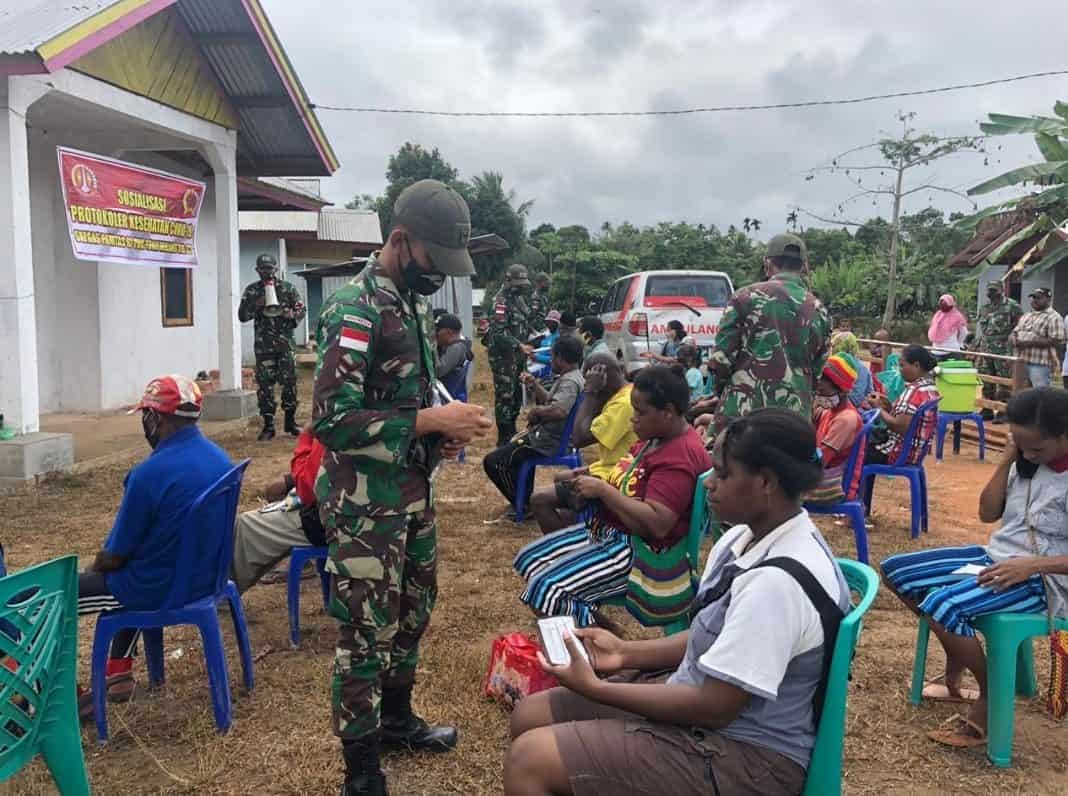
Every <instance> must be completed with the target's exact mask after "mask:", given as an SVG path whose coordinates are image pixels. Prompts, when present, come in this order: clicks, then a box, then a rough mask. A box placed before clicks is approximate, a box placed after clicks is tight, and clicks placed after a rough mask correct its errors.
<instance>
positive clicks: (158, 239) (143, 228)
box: [56, 147, 205, 268]
mask: <svg viewBox="0 0 1068 796" xmlns="http://www.w3.org/2000/svg"><path fill="white" fill-rule="evenodd" d="M56 153H57V155H58V156H59V178H60V184H61V185H62V186H63V206H64V208H65V209H66V211H67V228H68V229H69V230H70V242H71V246H73V247H74V256H75V257H77V258H78V259H79V260H89V261H94V262H107V263H132V264H134V265H153V266H162V267H166V268H193V267H194V266H195V265H196V264H197V220H198V218H199V217H200V205H201V204H202V202H203V201H204V189H205V185H204V183H202V182H199V181H197V180H190V179H188V178H186V177H179V176H178V175H176V174H168V173H167V172H165V171H157V170H156V169H149V168H145V167H144V166H135V165H133V164H132V163H123V162H122V161H121V160H114V159H112V158H105V157H101V156H100V155H91V154H89V153H88V152H79V151H78V150H76V149H67V148H66V147H56Z"/></svg>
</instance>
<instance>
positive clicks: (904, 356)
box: [864, 345, 939, 464]
mask: <svg viewBox="0 0 1068 796" xmlns="http://www.w3.org/2000/svg"><path fill="white" fill-rule="evenodd" d="M937 365H938V360H937V359H935V358H934V355H933V354H932V353H931V352H930V351H928V350H927V349H926V348H924V347H923V346H922V345H910V346H906V347H905V350H904V351H902V352H901V365H900V369H901V378H902V379H903V380H904V382H905V390H904V392H902V393H901V395H899V396H898V398H897V400H896V401H894V403H893V404H891V403H890V401H889V399H887V398H886V396H883V395H875V394H872V395H871V396H870V397H869V400H870V401H871V404H872V406H875V407H878V409H879V419H880V420H881V421H882V424H883V426H884V427H885V428H884V430H883V433H882V434H881V435H877V433H876V432H878V431H879V430H880V429H876V430H875V431H873V432H872V439H870V440H869V441H868V450H867V452H866V453H865V454H864V458H865V461H866V462H867V463H868V464H893V463H894V462H896V461H897V458H898V456H900V455H901V446H902V444H903V443H904V441H905V434H907V433H908V430H909V425H910V424H911V423H912V417H913V415H915V414H916V410H917V409H919V408H920V407H921V406H923V405H924V404H925V403H928V402H930V401H937V400H938V398H939V395H938V390H936V389H935V384H934V379H932V378H931V371H932V370H934V369H935V367H936V366H937ZM936 425H937V419H936V418H935V417H934V416H933V415H928V416H927V417H926V418H925V420H924V422H923V425H922V427H921V428H920V429H918V432H917V434H916V436H915V437H913V439H912V450H910V451H909V455H908V459H907V461H906V464H916V463H917V462H919V460H920V454H921V453H922V452H923V448H924V446H925V445H926V444H927V441H928V440H929V439H930V438H931V435H932V434H934V430H935V426H936ZM880 436H881V439H880V438H879V437H880Z"/></svg>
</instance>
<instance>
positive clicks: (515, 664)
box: [482, 633, 557, 710]
mask: <svg viewBox="0 0 1068 796" xmlns="http://www.w3.org/2000/svg"><path fill="white" fill-rule="evenodd" d="M539 649H541V648H540V647H539V646H538V644H537V643H536V642H535V641H534V640H533V639H531V638H529V637H527V636H524V635H523V634H522V633H509V634H508V635H506V636H501V637H500V638H498V639H496V640H494V642H493V651H492V652H491V653H490V662H489V668H488V669H487V670H486V680H485V683H484V684H483V686H482V692H483V693H484V694H485V695H486V696H488V697H489V698H490V699H494V700H496V701H497V702H500V703H501V704H502V705H504V706H505V707H506V708H508V709H509V710H511V709H512V708H514V707H515V703H516V702H518V701H519V700H520V699H522V698H523V697H525V696H530V695H531V694H536V693H538V692H539V691H544V690H545V689H546V688H552V687H554V686H555V685H557V682H556V678H555V677H553V676H552V675H551V674H546V673H545V672H544V671H542V668H541V665H540V664H539V663H538V650H539Z"/></svg>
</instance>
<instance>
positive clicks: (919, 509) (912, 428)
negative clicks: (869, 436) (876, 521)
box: [861, 400, 938, 539]
mask: <svg viewBox="0 0 1068 796" xmlns="http://www.w3.org/2000/svg"><path fill="white" fill-rule="evenodd" d="M929 414H933V415H935V419H936V422H937V418H938V401H937V400H935V401H928V402H927V403H925V404H922V405H921V406H920V407H919V408H918V409H917V410H916V414H914V415H913V416H912V420H911V422H910V423H909V428H908V431H906V432H905V438H904V439H903V440H902V442H901V453H900V454H898V457H897V461H896V462H894V463H893V464H865V465H864V470H863V472H862V474H861V482H862V485H863V490H864V511H865V515H868V514H871V499H872V493H873V492H874V491H875V476H877V475H885V476H888V477H890V478H896V477H901V478H907V479H908V481H909V501H910V503H911V504H912V525H911V535H912V538H913V539H915V538H917V537H918V536H919V535H920V528H921V527H922V528H923V532H924V533H926V532H927V472H926V471H925V470H924V469H923V460H924V457H926V456H927V452H928V451H929V450H930V449H931V440H930V439H927V440H926V441H925V442H924V443H923V447H922V448H921V449H920V456H919V460H918V461H917V462H916V463H915V464H907V462H908V459H909V454H911V452H912V443H913V440H914V439H916V435H917V434H919V433H920V427H921V425H922V423H923V421H924V419H925V418H926V417H927V415H929ZM932 436H933V435H932Z"/></svg>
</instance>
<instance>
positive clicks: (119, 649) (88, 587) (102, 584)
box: [78, 570, 141, 658]
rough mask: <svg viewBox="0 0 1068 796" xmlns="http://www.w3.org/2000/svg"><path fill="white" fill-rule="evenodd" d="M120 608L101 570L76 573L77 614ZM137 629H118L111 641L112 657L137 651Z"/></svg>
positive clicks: (120, 656) (120, 604)
mask: <svg viewBox="0 0 1068 796" xmlns="http://www.w3.org/2000/svg"><path fill="white" fill-rule="evenodd" d="M117 608H122V603H120V602H119V601H118V600H116V599H115V596H114V595H113V594H112V593H111V591H110V590H109V589H108V584H107V581H106V580H105V579H104V575H103V573H101V572H96V571H94V570H86V571H85V572H82V573H80V574H79V575H78V616H85V615H88V614H99V613H101V612H103V611H112V610H115V609H117ZM139 635H141V634H140V632H139V631H137V630H120V631H119V632H118V633H116V634H115V638H114V639H112V641H111V657H112V658H131V657H133V654H134V653H135V652H136V651H137V637H138V636H139Z"/></svg>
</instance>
